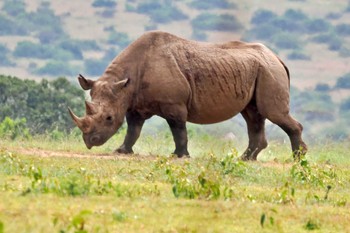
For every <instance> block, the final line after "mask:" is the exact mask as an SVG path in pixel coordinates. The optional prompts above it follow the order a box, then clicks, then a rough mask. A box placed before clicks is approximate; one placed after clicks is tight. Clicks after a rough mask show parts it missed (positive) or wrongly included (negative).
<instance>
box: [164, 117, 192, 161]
mask: <svg viewBox="0 0 350 233" xmlns="http://www.w3.org/2000/svg"><path fill="white" fill-rule="evenodd" d="M167 122H168V124H169V126H170V129H171V132H172V134H173V137H174V142H175V151H174V154H175V155H177V156H178V157H179V158H182V157H189V153H188V150H187V140H188V139H187V129H186V122H182V121H176V120H172V119H167Z"/></svg>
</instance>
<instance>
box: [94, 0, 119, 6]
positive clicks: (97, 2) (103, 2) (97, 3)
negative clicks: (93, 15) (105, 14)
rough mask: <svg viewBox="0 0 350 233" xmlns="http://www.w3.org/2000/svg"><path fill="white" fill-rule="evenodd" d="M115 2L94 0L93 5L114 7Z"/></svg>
mask: <svg viewBox="0 0 350 233" xmlns="http://www.w3.org/2000/svg"><path fill="white" fill-rule="evenodd" d="M116 5H117V2H116V1H115V0H94V1H93V3H92V6H93V7H115V6H116Z"/></svg>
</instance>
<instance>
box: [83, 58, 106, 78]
mask: <svg viewBox="0 0 350 233" xmlns="http://www.w3.org/2000/svg"><path fill="white" fill-rule="evenodd" d="M108 62H109V61H105V60H95V59H87V60H85V61H84V70H85V72H86V73H87V74H88V75H92V76H98V75H101V74H102V73H103V71H104V70H105V69H106V67H107V65H108Z"/></svg>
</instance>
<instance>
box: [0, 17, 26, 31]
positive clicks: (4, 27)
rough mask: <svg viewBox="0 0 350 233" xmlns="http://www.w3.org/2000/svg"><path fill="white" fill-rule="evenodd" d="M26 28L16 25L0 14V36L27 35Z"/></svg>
mask: <svg viewBox="0 0 350 233" xmlns="http://www.w3.org/2000/svg"><path fill="white" fill-rule="evenodd" d="M27 34H28V30H27V29H26V27H23V26H21V25H18V24H16V23H15V22H14V21H13V20H12V19H9V18H7V17H6V16H3V15H1V14H0V35H21V36H23V35H27Z"/></svg>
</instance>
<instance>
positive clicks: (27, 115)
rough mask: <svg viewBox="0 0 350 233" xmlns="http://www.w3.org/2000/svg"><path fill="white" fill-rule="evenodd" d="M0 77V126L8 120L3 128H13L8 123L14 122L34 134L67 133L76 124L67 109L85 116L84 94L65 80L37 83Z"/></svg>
mask: <svg viewBox="0 0 350 233" xmlns="http://www.w3.org/2000/svg"><path fill="white" fill-rule="evenodd" d="M0 77H1V78H0V122H2V121H4V120H5V122H3V123H2V124H5V125H11V124H12V123H9V122H10V121H11V120H12V119H14V123H13V124H15V125H18V124H19V126H18V127H20V128H21V127H22V126H25V127H26V128H28V129H29V131H30V133H31V134H37V133H41V134H42V133H46V132H51V131H52V130H54V129H56V128H58V129H60V131H66V132H68V131H70V130H71V129H72V127H73V124H72V121H71V119H70V116H69V114H67V107H68V106H69V107H71V108H72V109H75V111H77V112H78V113H80V114H82V113H83V101H84V99H85V98H84V93H83V91H82V90H80V89H79V88H78V87H76V86H74V85H72V84H71V83H70V82H69V81H68V80H67V79H65V78H58V79H55V80H53V81H47V80H45V79H43V80H42V81H41V82H40V83H36V82H35V81H31V80H20V79H18V78H15V77H9V76H0ZM6 117H9V119H6ZM18 120H19V121H18ZM6 127H7V128H8V126H6ZM9 127H12V126H9ZM18 127H17V126H16V127H15V128H18ZM10 133H11V134H13V133H14V132H10ZM15 134H17V133H15ZM11 137H12V136H11ZM15 137H16V136H15Z"/></svg>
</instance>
